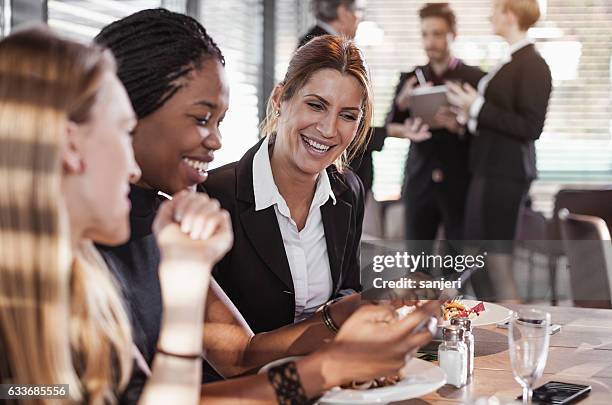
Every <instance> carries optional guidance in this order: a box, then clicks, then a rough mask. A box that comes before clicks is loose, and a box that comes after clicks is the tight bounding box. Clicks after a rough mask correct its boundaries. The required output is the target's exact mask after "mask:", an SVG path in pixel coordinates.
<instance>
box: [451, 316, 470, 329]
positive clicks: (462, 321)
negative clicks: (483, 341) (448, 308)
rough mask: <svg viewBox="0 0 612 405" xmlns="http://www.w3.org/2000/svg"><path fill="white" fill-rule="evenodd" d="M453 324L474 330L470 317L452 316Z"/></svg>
mask: <svg viewBox="0 0 612 405" xmlns="http://www.w3.org/2000/svg"><path fill="white" fill-rule="evenodd" d="M450 323H451V325H456V326H460V327H462V328H463V329H465V330H466V331H468V332H471V331H472V321H471V320H470V319H469V318H452V319H451V321H450Z"/></svg>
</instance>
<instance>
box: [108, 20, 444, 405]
mask: <svg viewBox="0 0 612 405" xmlns="http://www.w3.org/2000/svg"><path fill="white" fill-rule="evenodd" d="M96 41H97V42H98V43H100V44H102V45H104V46H106V47H108V48H109V49H110V50H111V51H112V52H113V53H114V54H115V57H116V59H117V62H118V77H119V78H120V80H121V81H122V82H123V84H124V86H125V88H126V90H127V92H128V95H129V97H130V100H131V102H132V105H133V107H134V110H135V112H136V115H137V116H138V124H137V125H136V127H135V129H134V131H133V132H132V139H133V147H134V155H135V158H136V161H137V162H138V164H139V166H140V167H141V170H142V176H141V178H140V180H139V181H138V182H137V183H136V184H134V185H133V186H132V188H131V192H130V199H131V202H132V211H131V214H130V219H131V225H132V235H131V237H130V241H129V242H128V243H127V244H125V245H123V246H120V247H115V248H111V247H100V249H101V251H102V252H103V255H104V257H105V259H106V260H107V262H108V263H109V265H110V267H111V268H112V269H113V271H114V272H115V273H116V275H117V278H118V279H119V280H120V281H121V284H122V286H123V289H124V293H125V295H126V300H127V301H128V302H129V304H130V309H131V315H132V316H131V321H132V324H133V329H134V335H135V341H136V344H137V346H138V347H139V348H140V350H141V352H143V354H144V356H145V359H146V361H147V362H148V363H149V364H151V363H152V362H153V359H154V358H156V349H157V342H158V334H159V325H160V319H161V316H162V295H161V293H160V284H159V277H158V274H157V271H156V268H157V265H158V262H159V259H160V254H159V250H158V247H157V245H156V242H155V239H154V237H153V236H152V231H151V223H152V218H153V217H154V216H155V213H156V211H157V207H158V206H159V204H160V202H161V201H162V200H163V199H164V198H163V197H160V196H159V195H158V192H163V194H166V195H174V194H176V193H179V192H181V191H183V190H185V189H194V188H195V186H197V185H198V184H200V183H203V182H204V181H205V180H206V179H207V177H208V173H207V166H208V163H210V161H212V159H213V155H214V152H215V151H216V150H218V149H219V148H220V147H221V136H220V133H219V124H220V123H221V121H222V120H223V117H224V115H225V112H226V110H227V108H228V97H229V94H228V93H229V90H228V85H227V80H226V77H225V73H224V64H225V61H224V58H223V55H222V53H221V51H220V50H219V48H218V47H217V46H216V45H215V43H214V41H213V40H212V38H210V36H209V35H208V34H207V33H206V30H205V29H204V28H203V27H202V26H201V25H200V24H199V23H198V22H197V21H196V20H194V19H193V18H191V17H188V16H185V15H182V14H178V13H173V12H170V11H167V10H164V9H154V10H144V11H141V12H138V13H135V14H133V15H131V16H128V17H126V18H124V19H122V20H119V21H116V22H114V23H112V24H110V25H109V26H107V27H105V28H104V29H103V30H102V31H101V32H100V34H99V35H98V36H97V37H96ZM344 46H350V47H354V45H349V44H348V43H347V44H345V45H344ZM351 49H353V48H351ZM360 63H361V62H360ZM357 93H358V94H361V93H359V91H357ZM345 115H346V114H345ZM353 115H355V116H356V115H357V113H356V112H354V114H353ZM346 121H347V122H348V121H349V118H348V116H347V117H346ZM351 121H353V120H351ZM366 131H367V126H366V127H365V128H364V129H363V135H364V136H365V132H366ZM215 204H218V203H216V202H215ZM191 226H192V227H193V228H194V229H197V230H201V229H206V228H207V227H208V224H207V223H205V222H197V223H193V224H191ZM245 270H246V269H245ZM355 298H358V296H356V297H355ZM358 305H359V302H358V299H345V300H342V301H340V302H338V303H335V304H334V305H332V306H331V308H330V309H331V312H332V313H333V321H334V323H336V325H337V326H341V328H340V331H339V332H338V334H337V336H335V339H334V341H333V343H331V344H329V345H326V346H325V347H324V348H322V349H320V347H321V343H322V342H323V340H324V339H326V338H329V339H331V338H334V333H333V332H331V331H330V329H329V328H328V326H326V323H325V321H324V317H323V314H321V313H317V314H314V315H312V316H311V317H310V318H309V319H308V320H306V321H303V322H300V323H297V324H295V325H293V324H292V325H288V326H285V327H282V328H280V329H276V330H272V331H269V332H267V333H259V334H253V332H252V331H251V329H250V328H249V326H248V324H247V323H246V322H245V321H244V319H243V318H242V316H241V314H240V313H239V312H238V310H237V309H236V308H235V307H234V305H233V304H232V302H231V301H230V300H229V298H228V297H227V296H226V295H225V293H224V292H223V290H221V288H220V287H219V286H218V285H217V284H216V283H215V281H214V280H211V288H210V290H209V293H208V295H207V302H206V313H205V320H204V321H205V323H204V336H203V348H204V349H205V353H206V360H207V361H208V362H209V363H210V364H211V365H212V366H213V367H214V369H215V370H216V371H217V372H219V373H220V374H221V375H223V376H224V377H230V376H236V375H238V374H242V373H245V372H247V371H249V370H253V369H256V368H258V367H260V366H262V365H264V364H266V363H267V362H270V361H272V360H276V359H279V358H282V357H285V356H290V355H303V354H308V353H311V352H314V353H313V354H311V355H309V356H306V357H305V358H303V359H301V360H298V361H296V362H291V363H288V364H285V365H283V366H282V367H281V368H280V369H279V368H277V369H274V370H271V372H270V373H269V374H268V375H259V376H251V377H243V378H240V379H232V380H228V381H223V382H214V383H210V384H205V385H204V386H203V388H202V395H203V397H204V398H205V403H207V404H208V403H231V404H236V403H240V402H241V401H244V403H248V404H251V403H255V402H256V403H275V402H276V401H277V400H278V401H279V402H282V401H288V400H291V401H292V402H283V403H296V404H297V403H305V401H306V398H307V397H314V396H316V395H318V394H320V393H321V392H322V391H323V390H325V389H328V388H331V387H332V386H335V385H338V384H341V383H344V382H347V381H350V380H352V379H369V378H372V377H378V376H382V375H389V374H393V373H395V372H396V371H397V369H398V368H401V366H402V365H403V364H404V361H405V355H406V353H408V352H410V351H412V350H414V349H415V348H417V347H419V346H421V345H422V344H424V343H425V342H427V341H428V340H429V339H430V338H431V335H430V333H429V332H427V331H423V332H419V333H414V334H411V332H413V329H414V328H415V326H416V325H417V324H418V323H419V322H420V320H422V319H424V318H426V317H428V316H430V314H432V313H434V312H435V311H436V310H437V305H431V306H428V307H425V308H423V309H422V310H419V311H417V312H416V313H415V315H414V316H411V317H408V318H407V319H406V320H404V321H401V322H400V321H398V322H394V321H393V319H392V318H393V314H392V311H391V309H389V308H387V307H374V306H366V307H364V308H361V309H359V310H358V311H357V312H356V313H355V314H354V315H353V316H350V315H351V314H352V313H353V311H354V310H355V309H356V308H357V306H358ZM349 316H350V319H349ZM345 320H346V322H345ZM328 321H329V320H328ZM381 331H386V332H385V333H381ZM349 341H350V343H349ZM381 348H393V349H392V350H391V349H389V350H381ZM317 349H319V350H317ZM287 376H289V378H288V379H287ZM300 377H301V381H302V384H299V382H300ZM145 379H146V376H145V375H143V374H142V373H139V370H138V369H136V373H135V374H134V375H133V377H132V380H131V382H130V384H129V386H128V390H127V391H126V393H125V394H124V396H123V398H122V401H121V402H122V403H134V402H136V400H137V398H138V396H139V395H140V389H141V388H142V385H143V382H144V380H145ZM296 381H297V384H295V382H296Z"/></svg>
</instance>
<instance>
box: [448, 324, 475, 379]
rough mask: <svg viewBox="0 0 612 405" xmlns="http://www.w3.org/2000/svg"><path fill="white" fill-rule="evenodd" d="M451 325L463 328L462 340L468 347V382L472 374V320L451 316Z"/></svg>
mask: <svg viewBox="0 0 612 405" xmlns="http://www.w3.org/2000/svg"><path fill="white" fill-rule="evenodd" d="M451 325H456V326H459V327H460V328H462V329H463V342H464V343H465V345H466V346H467V349H468V378H467V380H468V382H470V381H471V380H472V377H473V375H474V334H473V333H472V321H471V320H470V319H469V318H453V319H451Z"/></svg>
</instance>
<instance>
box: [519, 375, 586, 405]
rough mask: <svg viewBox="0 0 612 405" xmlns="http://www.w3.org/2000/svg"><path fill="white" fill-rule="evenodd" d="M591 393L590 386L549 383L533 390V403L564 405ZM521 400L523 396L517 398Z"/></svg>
mask: <svg viewBox="0 0 612 405" xmlns="http://www.w3.org/2000/svg"><path fill="white" fill-rule="evenodd" d="M589 392H591V386H590V385H580V384H572V383H564V382H559V381H549V382H547V383H546V384H544V385H542V386H540V387H538V388H536V389H535V390H533V402H534V403H536V404H552V405H565V404H572V403H574V402H577V401H578V400H580V399H582V398H584V397H585V396H587V395H588V394H589ZM517 399H519V400H522V399H523V396H522V395H521V396H519V397H517Z"/></svg>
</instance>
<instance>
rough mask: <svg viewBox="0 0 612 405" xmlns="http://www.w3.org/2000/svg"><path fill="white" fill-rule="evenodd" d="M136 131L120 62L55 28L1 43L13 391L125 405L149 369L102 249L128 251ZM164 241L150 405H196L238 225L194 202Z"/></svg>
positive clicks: (166, 230)
mask: <svg viewBox="0 0 612 405" xmlns="http://www.w3.org/2000/svg"><path fill="white" fill-rule="evenodd" d="M135 124H136V118H135V115H134V112H133V110H132V107H131V105H130V102H129V99H128V97H127V95H126V93H125V90H124V88H123V86H122V85H121V83H120V82H119V80H118V79H117V77H116V75H115V63H114V60H113V57H112V56H111V54H110V53H109V52H108V51H104V50H103V49H102V48H100V47H98V46H94V45H89V46H85V45H80V44H77V43H74V42H70V41H66V40H62V39H59V38H57V37H56V36H54V35H53V34H52V33H50V32H49V31H47V30H45V29H42V28H40V29H29V30H25V31H22V32H18V33H16V34H13V35H11V36H9V37H8V38H6V39H4V40H3V41H1V42H0V191H1V192H0V353H2V357H1V358H0V382H1V383H11V384H69V398H66V399H65V400H63V401H61V402H66V403H74V402H79V403H94V404H99V403H115V402H116V397H117V395H118V393H120V392H121V390H122V388H123V387H124V386H125V384H126V382H127V381H128V379H129V377H130V375H131V370H132V368H133V365H134V367H143V368H147V367H146V363H144V362H142V361H139V359H141V356H140V355H139V353H138V351H137V350H136V349H135V346H134V345H133V343H132V333H131V331H130V323H129V320H128V317H127V315H126V311H125V309H124V307H123V305H122V299H121V296H120V293H119V291H118V289H117V288H116V285H115V282H114V280H113V279H112V277H111V275H110V272H109V271H108V269H107V267H106V265H105V263H104V261H103V260H102V259H101V257H100V256H99V254H98V253H97V251H96V250H95V249H94V247H93V244H92V242H94V241H95V242H100V243H105V244H120V243H123V242H125V241H126V240H127V238H128V237H129V234H130V224H129V220H128V214H129V210H130V204H129V200H128V198H127V193H128V191H129V181H135V180H137V179H138V178H139V176H140V169H139V168H138V166H137V164H136V162H135V161H134V157H133V152H132V148H131V138H130V135H129V134H130V131H131V130H132V129H133V127H134V126H135ZM203 223H207V224H209V225H212V226H209V227H207V228H206V229H203V227H202V225H201V224H203ZM154 233H155V235H156V238H157V241H158V244H159V247H160V252H161V257H162V260H161V263H160V267H159V274H160V280H161V285H162V295H163V303H164V307H163V310H164V315H163V319H162V326H161V332H160V338H159V342H158V354H159V355H158V356H156V357H155V361H154V363H153V366H152V368H151V370H146V371H147V374H148V375H149V379H148V383H147V385H146V386H145V390H144V393H143V395H142V397H141V399H140V401H139V403H144V404H149V403H162V404H167V403H170V401H173V402H174V403H177V404H189V403H196V402H197V401H198V400H199V394H200V383H201V351H202V343H201V342H202V332H203V331H202V323H203V313H204V303H205V301H206V292H207V290H208V283H209V277H210V270H211V268H212V266H213V265H214V264H215V262H216V261H217V260H218V259H220V258H221V257H222V256H223V255H224V254H225V252H226V251H227V250H228V249H229V248H230V246H231V244H232V232H231V225H230V222H229V217H228V215H227V214H226V213H225V211H223V210H220V209H219V208H218V204H215V203H213V202H212V200H210V199H209V198H208V197H206V196H205V195H203V194H199V193H198V194H196V193H189V192H181V193H178V194H177V195H176V196H175V198H174V199H173V200H172V201H168V202H166V203H164V204H162V205H161V207H160V208H159V211H158V215H157V217H156V220H155V223H154ZM143 363H144V364H143ZM23 402H24V403H39V404H44V403H54V404H57V403H58V400H57V399H55V400H44V399H32V400H24V401H23Z"/></svg>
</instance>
